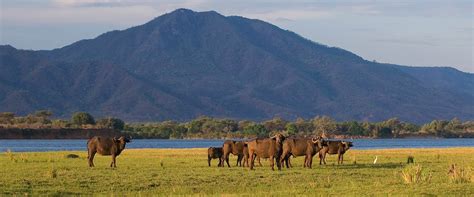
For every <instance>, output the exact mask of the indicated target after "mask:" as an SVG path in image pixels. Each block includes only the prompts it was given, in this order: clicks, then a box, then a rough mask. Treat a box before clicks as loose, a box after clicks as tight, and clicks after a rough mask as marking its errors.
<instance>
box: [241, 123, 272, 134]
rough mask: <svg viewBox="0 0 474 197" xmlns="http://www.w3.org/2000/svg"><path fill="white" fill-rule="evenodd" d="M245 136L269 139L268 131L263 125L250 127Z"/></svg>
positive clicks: (245, 131) (246, 129)
mask: <svg viewBox="0 0 474 197" xmlns="http://www.w3.org/2000/svg"><path fill="white" fill-rule="evenodd" d="M243 132H244V134H247V135H256V136H258V137H268V131H267V129H266V128H265V126H263V125H261V124H254V125H249V126H247V127H246V128H245V129H244V131H243Z"/></svg>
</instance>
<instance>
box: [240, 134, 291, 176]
mask: <svg viewBox="0 0 474 197" xmlns="http://www.w3.org/2000/svg"><path fill="white" fill-rule="evenodd" d="M284 140H285V136H283V135H282V134H277V135H275V136H273V137H271V138H257V139H254V140H252V141H249V142H246V143H247V145H248V151H249V156H250V169H251V170H253V167H254V164H255V157H260V158H270V166H271V167H272V170H275V168H274V166H275V164H274V162H275V160H274V159H276V163H277V167H278V170H281V163H280V157H281V154H282V146H283V141H284Z"/></svg>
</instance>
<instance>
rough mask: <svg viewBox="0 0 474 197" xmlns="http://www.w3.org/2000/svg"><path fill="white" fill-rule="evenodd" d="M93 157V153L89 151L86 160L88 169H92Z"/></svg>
mask: <svg viewBox="0 0 474 197" xmlns="http://www.w3.org/2000/svg"><path fill="white" fill-rule="evenodd" d="M94 156H95V152H93V151H89V154H88V156H87V158H88V159H89V167H94Z"/></svg>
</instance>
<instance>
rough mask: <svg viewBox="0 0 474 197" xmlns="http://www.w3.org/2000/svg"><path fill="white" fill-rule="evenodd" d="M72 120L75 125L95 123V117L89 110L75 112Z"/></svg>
mask: <svg viewBox="0 0 474 197" xmlns="http://www.w3.org/2000/svg"><path fill="white" fill-rule="evenodd" d="M71 122H72V123H73V124H75V125H86V124H95V120H94V117H93V116H92V115H90V114H89V113H87V112H76V113H74V114H73V115H72V118H71Z"/></svg>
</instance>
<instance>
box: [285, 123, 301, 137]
mask: <svg viewBox="0 0 474 197" xmlns="http://www.w3.org/2000/svg"><path fill="white" fill-rule="evenodd" d="M285 128H286V132H287V133H288V135H295V134H296V133H298V128H297V127H296V124H295V123H292V122H289V123H286V126H285Z"/></svg>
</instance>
